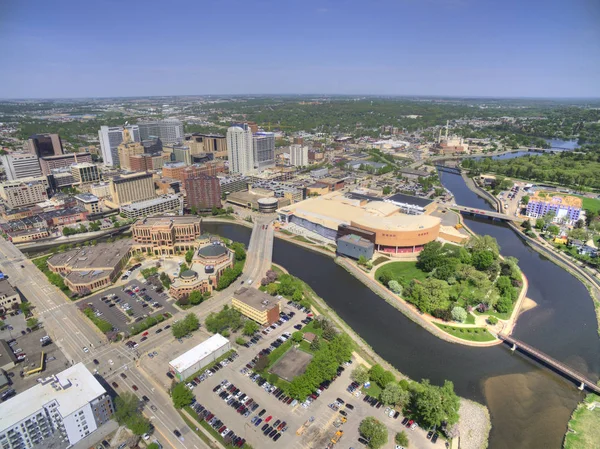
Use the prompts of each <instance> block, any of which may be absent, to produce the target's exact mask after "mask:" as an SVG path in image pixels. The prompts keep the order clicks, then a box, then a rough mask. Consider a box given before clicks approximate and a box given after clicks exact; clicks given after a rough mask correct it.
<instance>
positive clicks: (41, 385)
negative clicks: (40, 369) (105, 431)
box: [0, 363, 114, 449]
mask: <svg viewBox="0 0 600 449" xmlns="http://www.w3.org/2000/svg"><path fill="white" fill-rule="evenodd" d="M113 412H114V409H113V404H112V400H111V399H110V396H109V395H108V393H107V392H106V390H105V389H104V387H103V386H102V385H101V384H100V382H98V381H97V380H96V378H95V377H94V376H93V375H92V373H90V372H89V371H88V369H87V368H86V367H85V365H84V364H83V363H78V364H77V365H74V366H72V367H70V368H68V369H66V370H64V371H62V372H60V373H58V374H56V375H55V376H50V377H46V378H40V379H38V384H37V385H35V386H33V387H31V388H30V389H28V390H26V391H24V392H22V393H20V394H19V395H18V396H15V397H13V398H11V399H8V400H7V401H5V402H3V403H2V404H0V447H2V448H12V449H15V448H21V449H31V448H35V447H68V446H72V445H74V444H76V443H77V442H79V441H81V440H82V439H84V438H85V437H87V436H88V435H90V434H91V433H93V432H94V431H96V430H97V429H98V428H99V427H100V426H102V425H103V424H105V423H106V422H108V421H109V420H110V419H111V417H112V415H113ZM65 440H67V441H65Z"/></svg>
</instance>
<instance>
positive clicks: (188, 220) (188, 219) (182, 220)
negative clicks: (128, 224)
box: [134, 215, 200, 228]
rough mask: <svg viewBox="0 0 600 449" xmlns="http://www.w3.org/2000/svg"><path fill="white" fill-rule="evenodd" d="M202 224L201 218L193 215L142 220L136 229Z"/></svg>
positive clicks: (137, 223)
mask: <svg viewBox="0 0 600 449" xmlns="http://www.w3.org/2000/svg"><path fill="white" fill-rule="evenodd" d="M196 223H197V224H200V218H198V217H194V216H193V215H184V216H180V217H161V216H156V217H147V218H140V219H139V220H138V221H136V222H135V224H134V226H135V227H140V226H145V227H155V226H156V227H160V228H162V227H170V226H171V225H175V226H177V225H184V224H196Z"/></svg>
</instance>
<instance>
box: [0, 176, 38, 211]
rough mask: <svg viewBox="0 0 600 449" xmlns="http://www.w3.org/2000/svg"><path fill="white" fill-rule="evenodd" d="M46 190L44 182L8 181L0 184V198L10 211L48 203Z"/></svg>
mask: <svg viewBox="0 0 600 449" xmlns="http://www.w3.org/2000/svg"><path fill="white" fill-rule="evenodd" d="M46 189H47V185H46V184H45V183H44V182H42V181H26V182H24V181H6V182H3V183H2V184H0V197H1V198H2V199H3V200H4V202H5V203H6V205H7V206H8V207H9V208H10V209H18V208H20V207H23V206H31V205H33V204H36V203H41V202H43V201H46V200H47V199H48V193H47V191H46Z"/></svg>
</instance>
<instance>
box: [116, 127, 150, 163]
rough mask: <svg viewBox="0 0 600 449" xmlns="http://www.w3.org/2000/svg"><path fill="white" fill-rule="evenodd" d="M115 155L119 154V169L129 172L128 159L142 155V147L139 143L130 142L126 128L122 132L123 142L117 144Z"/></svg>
mask: <svg viewBox="0 0 600 449" xmlns="http://www.w3.org/2000/svg"><path fill="white" fill-rule="evenodd" d="M117 153H118V154H119V165H120V166H121V168H122V169H124V170H131V163H130V161H129V157H130V156H135V155H136V154H144V146H143V145H142V144H141V143H140V142H139V141H138V142H135V141H134V140H132V136H131V133H130V132H129V130H128V129H127V128H126V129H124V130H123V142H121V143H120V144H119V147H118V148H117Z"/></svg>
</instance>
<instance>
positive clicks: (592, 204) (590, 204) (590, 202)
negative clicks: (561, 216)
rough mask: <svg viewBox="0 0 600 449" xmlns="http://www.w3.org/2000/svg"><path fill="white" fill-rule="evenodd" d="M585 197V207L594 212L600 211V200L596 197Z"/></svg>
mask: <svg viewBox="0 0 600 449" xmlns="http://www.w3.org/2000/svg"><path fill="white" fill-rule="evenodd" d="M581 198H582V199H583V208H584V209H589V210H591V211H594V212H598V211H600V200H598V199H596V198H586V197H581Z"/></svg>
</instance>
